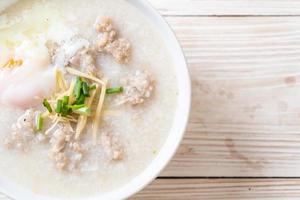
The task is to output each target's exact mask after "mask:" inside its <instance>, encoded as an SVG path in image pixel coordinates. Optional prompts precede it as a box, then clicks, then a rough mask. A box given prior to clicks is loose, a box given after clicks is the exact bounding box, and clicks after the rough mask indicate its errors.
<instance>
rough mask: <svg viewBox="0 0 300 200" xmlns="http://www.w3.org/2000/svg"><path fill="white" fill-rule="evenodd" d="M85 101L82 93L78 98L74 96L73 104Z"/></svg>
mask: <svg viewBox="0 0 300 200" xmlns="http://www.w3.org/2000/svg"><path fill="white" fill-rule="evenodd" d="M84 102H85V96H84V94H80V96H79V97H78V98H76V101H75V105H80V104H84Z"/></svg>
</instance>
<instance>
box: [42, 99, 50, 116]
mask: <svg viewBox="0 0 300 200" xmlns="http://www.w3.org/2000/svg"><path fill="white" fill-rule="evenodd" d="M43 105H44V107H45V108H47V110H48V112H49V113H52V108H51V105H50V103H49V102H48V100H47V99H44V101H43Z"/></svg>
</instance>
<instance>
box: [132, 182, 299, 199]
mask: <svg viewBox="0 0 300 200" xmlns="http://www.w3.org/2000/svg"><path fill="white" fill-rule="evenodd" d="M299 198H300V179H211V180H210V179H157V180H156V181H154V182H153V183H152V184H151V185H150V186H148V187H147V188H145V189H144V190H143V191H142V192H140V193H138V194H137V195H135V196H134V197H132V198H131V199H132V200H139V199H143V200H151V199H160V200H174V199H185V200H196V199H197V200H210V199H211V200H235V199H238V200H241V199H243V200H247V199H259V200H261V199H264V200H267V199H272V200H276V199H278V200H283V199H289V200H292V199H299Z"/></svg>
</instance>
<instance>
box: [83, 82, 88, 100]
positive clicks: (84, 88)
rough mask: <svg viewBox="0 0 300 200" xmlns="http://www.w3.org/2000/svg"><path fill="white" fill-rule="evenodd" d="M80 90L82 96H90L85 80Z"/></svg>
mask: <svg viewBox="0 0 300 200" xmlns="http://www.w3.org/2000/svg"><path fill="white" fill-rule="evenodd" d="M82 92H83V94H84V96H86V97H89V96H90V88H89V86H88V84H87V83H86V82H83V83H82Z"/></svg>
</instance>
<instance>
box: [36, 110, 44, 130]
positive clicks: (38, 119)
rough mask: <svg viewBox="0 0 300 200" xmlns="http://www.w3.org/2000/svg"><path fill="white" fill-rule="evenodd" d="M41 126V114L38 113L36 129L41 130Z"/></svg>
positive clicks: (42, 121)
mask: <svg viewBox="0 0 300 200" xmlns="http://www.w3.org/2000/svg"><path fill="white" fill-rule="evenodd" d="M43 126H44V119H43V117H42V115H41V114H38V115H37V118H36V130H38V131H41V130H42V129H43Z"/></svg>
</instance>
